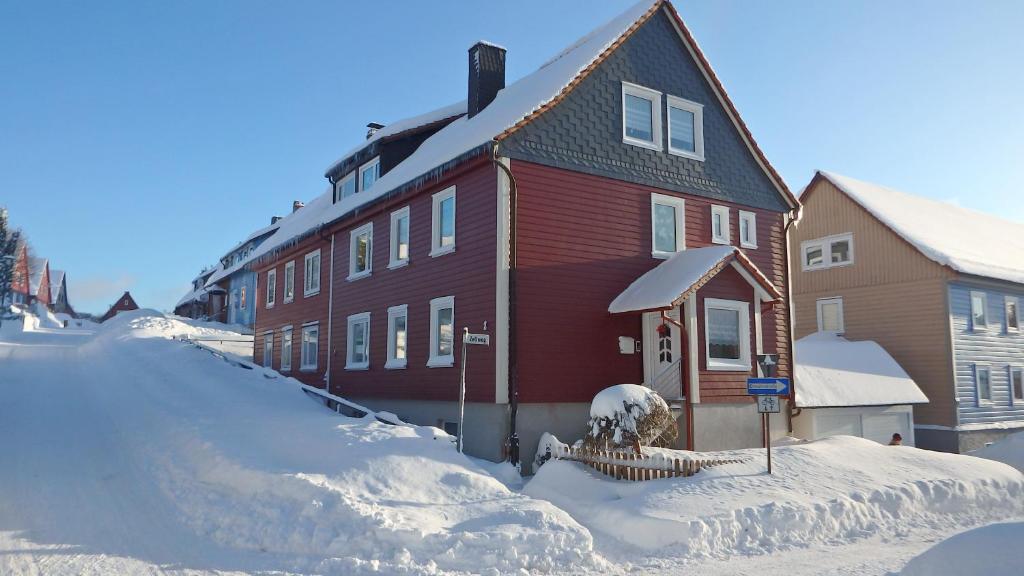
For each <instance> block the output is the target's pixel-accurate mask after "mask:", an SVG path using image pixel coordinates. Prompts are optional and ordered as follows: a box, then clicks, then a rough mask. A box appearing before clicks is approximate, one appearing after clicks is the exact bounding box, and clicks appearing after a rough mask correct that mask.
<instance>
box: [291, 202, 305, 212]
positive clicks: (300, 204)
mask: <svg viewBox="0 0 1024 576" xmlns="http://www.w3.org/2000/svg"><path fill="white" fill-rule="evenodd" d="M305 205H306V204H305V203H304V202H303V201H302V200H295V201H293V202H292V212H295V211H296V210H298V209H299V208H302V207H303V206H305Z"/></svg>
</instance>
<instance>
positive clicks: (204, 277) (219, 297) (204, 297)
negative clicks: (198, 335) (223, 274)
mask: <svg viewBox="0 0 1024 576" xmlns="http://www.w3.org/2000/svg"><path fill="white" fill-rule="evenodd" d="M217 270H219V268H216V267H213V266H210V267H207V268H203V270H202V271H201V272H200V273H199V275H198V276H196V277H195V278H193V279H192V289H191V290H190V291H189V292H188V294H185V295H184V296H182V298H181V300H178V303H177V304H175V306H174V313H175V314H177V315H178V316H184V317H186V318H194V319H196V320H210V319H216V318H217V316H218V315H219V314H222V313H223V310H224V289H223V288H221V287H220V286H218V285H216V284H208V281H209V279H210V276H212V275H213V273H214V272H216V271H217Z"/></svg>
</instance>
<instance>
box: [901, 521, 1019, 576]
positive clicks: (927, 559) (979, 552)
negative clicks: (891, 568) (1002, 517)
mask: <svg viewBox="0 0 1024 576" xmlns="http://www.w3.org/2000/svg"><path fill="white" fill-rule="evenodd" d="M1022 543H1024V522H1007V523H1003V524H991V525H989V526H983V527H981V528H975V529H974V530H969V531H967V532H963V533H962V534H957V535H956V536H953V537H951V538H948V539H947V540H944V541H942V542H940V543H938V544H936V545H935V546H933V547H931V548H930V549H928V550H927V551H925V552H924V553H923V554H921V555H920V556H918V557H916V558H914V559H912V560H911V561H910V562H909V563H907V565H906V566H905V567H904V568H903V571H902V572H900V574H901V575H902V576H935V575H936V574H956V575H957V576H997V575H1000V574H1006V575H1010V574H1020V573H1022V572H1024V548H1022V547H1021V544H1022Z"/></svg>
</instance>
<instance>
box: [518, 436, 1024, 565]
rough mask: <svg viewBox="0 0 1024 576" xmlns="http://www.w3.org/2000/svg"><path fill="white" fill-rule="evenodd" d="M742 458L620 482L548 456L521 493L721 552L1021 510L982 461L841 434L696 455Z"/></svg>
mask: <svg viewBox="0 0 1024 576" xmlns="http://www.w3.org/2000/svg"><path fill="white" fill-rule="evenodd" d="M702 456H707V457H716V458H744V459H747V462H745V463H742V464H730V465H724V466H720V467H715V468H711V469H705V470H703V471H701V472H700V473H699V474H697V475H696V476H693V477H690V478H672V479H663V480H654V481H649V482H642V483H626V482H618V481H615V480H612V479H609V478H607V477H604V476H601V475H598V474H596V473H592V472H591V471H588V470H587V469H586V468H584V467H582V466H581V465H579V464H576V463H573V462H567V461H555V462H549V463H547V464H545V465H544V466H543V467H542V468H540V470H539V471H538V472H537V475H536V476H535V477H534V478H533V480H531V481H530V482H529V483H528V484H527V485H526V488H525V489H524V493H526V494H528V495H530V496H533V497H536V498H544V499H547V500H550V501H551V502H552V503H554V504H555V505H557V506H558V507H560V508H562V509H563V510H566V511H568V512H569V513H570V514H571V515H572V516H573V518H575V519H576V520H577V521H579V522H580V523H581V524H583V525H584V526H586V527H587V528H589V529H590V530H591V533H592V534H594V536H595V538H597V539H598V540H599V541H604V540H610V541H612V542H617V543H618V544H619V545H620V547H622V548H623V550H624V551H625V552H624V554H626V555H629V554H633V553H635V551H636V550H637V549H640V550H643V551H646V553H647V554H649V555H653V556H658V555H661V556H667V557H676V558H679V557H686V558H693V557H725V556H730V555H734V554H761V553H767V552H771V551H774V550H779V549H787V548H794V547H806V546H809V545H812V544H816V543H817V544H827V543H835V542H841V541H850V540H856V539H860V538H864V537H867V536H870V535H873V534H890V535H891V534H899V533H902V532H905V531H907V530H908V529H909V528H910V527H923V526H935V527H942V528H946V529H948V527H949V526H952V525H963V526H970V525H977V524H978V523H980V522H985V521H989V522H990V521H993V520H999V519H1006V518H1013V517H1017V516H1020V515H1021V514H1024V476H1022V475H1021V474H1020V473H1019V472H1018V471H1016V470H1014V469H1013V468H1010V467H1009V466H1006V465H1003V464H1000V463H997V462H984V461H981V460H979V459H977V458H970V457H964V456H958V455H953V454H943V453H938V452H930V451H925V450H918V449H916V448H911V447H889V446H881V445H879V444H877V443H875V442H871V441H869V440H864V439H861V438H853V437H849V436H837V437H832V438H827V439H824V440H819V441H816V442H809V443H805V444H794V445H789V446H779V447H777V448H775V449H774V450H773V451H772V456H773V458H772V464H773V471H774V472H775V474H774V475H771V476H769V475H767V474H766V473H765V471H764V452H763V451H762V450H753V449H751V450H736V451H730V452H718V453H709V454H702Z"/></svg>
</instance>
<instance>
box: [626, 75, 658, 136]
mask: <svg viewBox="0 0 1024 576" xmlns="http://www.w3.org/2000/svg"><path fill="white" fill-rule="evenodd" d="M622 141H623V142H625V143H626V144H633V145H634V146H642V147H644V148H650V149H651V150H661V92H658V91H657V90H651V89H650V88H644V87H643V86H637V85H636V84H630V83H628V82H623V83H622Z"/></svg>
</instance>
